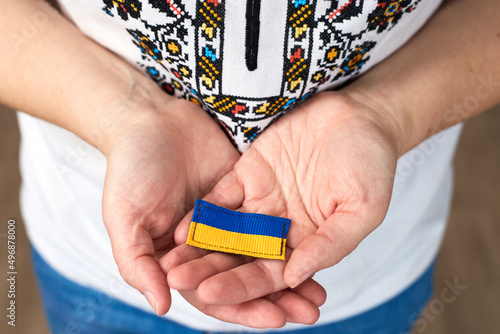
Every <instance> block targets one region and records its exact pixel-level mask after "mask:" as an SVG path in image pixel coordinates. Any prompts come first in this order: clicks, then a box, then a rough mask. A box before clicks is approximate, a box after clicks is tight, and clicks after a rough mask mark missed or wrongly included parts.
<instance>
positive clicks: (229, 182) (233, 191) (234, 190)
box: [175, 171, 245, 245]
mask: <svg viewBox="0 0 500 334" xmlns="http://www.w3.org/2000/svg"><path fill="white" fill-rule="evenodd" d="M244 198H245V194H244V188H243V185H242V184H241V183H240V182H239V181H238V178H237V176H236V173H235V172H234V171H232V172H230V173H229V174H227V175H226V176H224V177H223V178H222V179H221V180H220V181H219V182H218V183H217V184H216V185H215V187H214V188H213V189H212V191H211V192H210V193H209V194H208V195H207V196H205V197H204V198H203V200H205V201H207V202H210V203H212V204H215V205H218V206H222V207H224V208H226V209H230V210H235V209H237V208H239V207H240V206H241V204H242V203H243V199H244ZM192 216H193V210H191V211H190V212H189V213H188V214H187V215H186V216H185V217H184V219H182V221H181V222H180V224H179V225H178V226H177V228H176V230H175V242H176V243H177V244H178V245H180V244H183V243H185V242H186V240H187V236H188V234H189V225H190V224H191V217H192Z"/></svg>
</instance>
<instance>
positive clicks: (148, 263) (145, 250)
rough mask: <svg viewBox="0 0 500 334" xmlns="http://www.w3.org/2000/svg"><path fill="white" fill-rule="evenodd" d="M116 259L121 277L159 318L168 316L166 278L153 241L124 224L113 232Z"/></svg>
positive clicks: (143, 230)
mask: <svg viewBox="0 0 500 334" xmlns="http://www.w3.org/2000/svg"><path fill="white" fill-rule="evenodd" d="M108 233H109V236H110V239H111V246H112V249H113V255H114V258H115V261H116V264H117V265H118V270H119V271H120V275H121V276H122V278H123V279H124V280H125V282H127V283H128V284H129V285H131V286H132V287H134V288H135V289H137V290H138V291H139V292H141V293H142V294H143V295H144V297H146V299H147V301H148V302H149V304H150V305H151V307H152V308H153V309H154V311H155V313H156V314H158V315H163V314H165V313H167V311H168V310H169V308H170V304H171V296H170V289H169V287H168V284H167V279H166V276H165V274H163V272H162V271H161V270H160V266H159V265H158V262H157V261H156V259H155V257H154V255H155V249H154V245H153V239H152V237H151V234H150V233H149V231H148V230H147V229H146V228H144V227H143V226H137V225H136V226H134V225H130V224H123V225H122V226H121V227H120V230H119V231H110V230H109V229H108Z"/></svg>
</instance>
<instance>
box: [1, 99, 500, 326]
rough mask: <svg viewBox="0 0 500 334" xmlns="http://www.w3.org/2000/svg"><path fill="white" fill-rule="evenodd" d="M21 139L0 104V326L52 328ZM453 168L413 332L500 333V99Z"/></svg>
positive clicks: (477, 123)
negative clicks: (37, 262)
mask: <svg viewBox="0 0 500 334" xmlns="http://www.w3.org/2000/svg"><path fill="white" fill-rule="evenodd" d="M18 146H19V131H18V128H17V123H16V116H15V113H14V112H13V111H11V110H9V109H7V108H5V107H2V106H1V105H0V273H1V276H2V277H5V276H6V272H8V268H7V265H8V263H7V239H6V237H7V222H8V220H9V219H15V220H16V222H17V224H16V225H17V226H16V227H17V229H16V265H17V268H16V269H17V282H16V310H17V314H16V315H17V316H16V327H15V328H14V327H11V326H8V325H7V319H6V316H5V315H6V308H7V306H8V305H7V303H8V298H7V292H8V285H7V280H6V278H3V279H2V280H0V309H1V310H3V311H2V313H1V314H0V319H2V320H1V323H0V333H6V334H10V333H22V334H31V333H36V334H38V333H49V330H48V328H47V325H46V322H45V318H44V314H43V310H42V307H41V303H40V297H39V293H38V289H37V285H36V283H35V281H34V278H33V271H32V268H31V262H30V254H29V243H28V241H27V239H26V235H25V231H24V227H23V224H22V218H21V214H20V210H19V185H20V182H21V178H20V175H19V170H18ZM455 167H456V170H455V195H454V200H453V208H452V211H451V217H450V222H449V225H448V230H447V233H446V237H445V240H444V243H443V246H442V249H441V255H440V256H439V260H438V267H437V274H436V277H435V281H436V294H435V296H434V297H433V298H434V299H432V300H431V302H430V304H429V305H428V307H427V309H426V310H425V311H424V313H423V316H422V317H421V318H420V319H419V321H418V323H417V326H416V328H415V331H414V333H425V334H444V333H453V334H462V333H464V334H465V333H467V334H469V333H479V334H494V333H495V334H496V333H498V332H499V328H500V316H499V315H498V311H499V310H500V106H498V107H496V108H494V109H493V110H490V111H489V112H487V113H485V114H483V115H481V116H479V117H477V118H475V119H473V120H471V121H469V122H468V123H467V124H466V126H465V129H464V132H463V135H462V139H461V141H460V144H459V148H458V152H457V155H456V158H455ZM454 282H458V284H459V285H464V286H466V288H465V290H463V291H460V292H459V293H460V294H459V295H458V296H456V298H455V299H454V301H452V302H450V301H449V300H448V299H446V297H445V298H444V299H443V298H442V297H441V292H442V291H443V290H444V289H446V287H447V285H449V284H453V283H454ZM446 296H448V297H449V295H446ZM446 301H448V302H446ZM55 334H57V333H55Z"/></svg>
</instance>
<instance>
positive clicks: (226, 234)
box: [187, 199, 290, 260]
mask: <svg viewBox="0 0 500 334" xmlns="http://www.w3.org/2000/svg"><path fill="white" fill-rule="evenodd" d="M289 227H290V219H286V218H281V217H273V216H268V215H263V214H257V213H244V212H239V211H232V210H228V209H226V208H223V207H220V206H217V205H214V204H212V203H209V202H206V201H202V200H199V199H198V200H196V204H195V207H194V213H193V219H192V221H191V226H190V228H189V236H188V240H187V244H188V245H191V246H195V247H199V248H203V249H208V250H213V251H219V252H226V253H233V254H243V255H249V256H254V257H260V258H266V259H281V260H284V259H285V249H286V238H287V234H288V229H289Z"/></svg>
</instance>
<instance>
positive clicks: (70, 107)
mask: <svg viewBox="0 0 500 334" xmlns="http://www.w3.org/2000/svg"><path fill="white" fill-rule="evenodd" d="M0 31H2V34H1V35H0V40H1V43H0V77H1V78H2V85H0V102H2V103H4V104H6V105H8V106H10V107H12V108H15V109H19V110H23V111H25V112H27V113H29V114H31V115H33V116H36V117H39V118H42V119H45V120H47V121H49V122H52V123H55V124H57V125H60V126H62V127H64V128H66V129H68V130H70V131H72V132H74V133H75V134H77V135H78V136H80V137H81V138H82V139H84V140H86V141H87V142H89V143H90V144H92V145H94V146H96V147H98V148H99V149H100V150H101V151H105V150H106V146H107V136H95V133H96V132H95V131H96V130H101V132H102V133H105V134H109V132H110V131H111V130H113V129H115V128H116V126H115V125H116V124H115V123H117V122H120V121H123V120H125V119H126V118H127V117H128V115H127V114H128V113H131V112H133V111H132V110H134V108H133V105H140V106H141V108H143V109H144V110H145V112H146V110H153V109H154V103H155V100H154V98H151V96H152V95H154V94H152V92H154V91H155V90H158V89H159V87H157V86H156V85H154V83H153V82H152V81H151V80H149V79H148V78H146V77H145V76H143V75H142V74H140V73H139V72H138V71H136V70H135V69H133V68H132V67H131V66H130V65H128V64H127V63H125V62H124V61H123V60H121V59H120V58H118V57H117V56H116V55H114V54H113V53H112V52H110V51H108V50H106V49H105V48H103V47H102V46H100V45H98V44H96V43H94V42H93V41H91V40H90V39H89V38H87V37H86V36H84V35H83V34H82V33H81V32H80V31H79V30H78V29H77V28H76V27H75V26H74V25H73V24H71V23H70V22H69V21H68V20H66V19H65V18H64V17H63V16H62V15H60V14H59V13H58V12H57V11H56V10H54V9H53V8H51V7H50V6H49V5H48V4H46V3H44V1H40V0H38V1H37V0H9V1H5V2H4V3H3V4H2V11H1V12H0ZM103 127H105V129H103Z"/></svg>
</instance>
